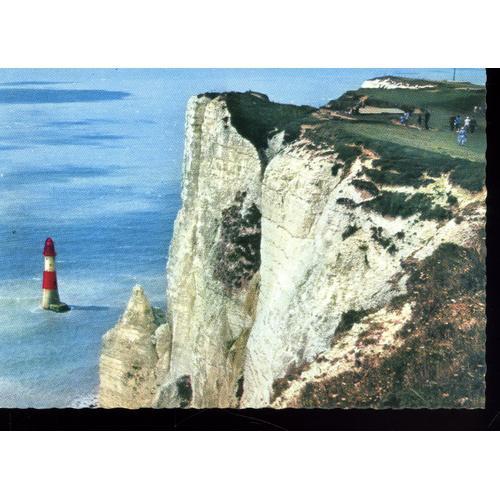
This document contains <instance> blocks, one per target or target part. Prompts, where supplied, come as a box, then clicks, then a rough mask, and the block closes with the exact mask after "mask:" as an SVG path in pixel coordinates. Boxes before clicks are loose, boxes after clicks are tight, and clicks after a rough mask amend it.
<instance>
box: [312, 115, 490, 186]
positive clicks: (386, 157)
mask: <svg viewBox="0 0 500 500" xmlns="http://www.w3.org/2000/svg"><path fill="white" fill-rule="evenodd" d="M371 126H372V127H376V128H377V127H378V125H376V124H374V125H371ZM380 134H381V135H382V134H383V130H380ZM305 136H306V137H307V138H308V139H309V140H311V141H312V142H314V143H316V144H319V143H326V144H330V145H331V144H334V145H335V150H336V151H337V152H339V157H340V158H341V159H342V160H343V161H346V162H347V163H348V162H349V161H351V162H352V160H353V159H354V158H356V157H357V156H359V155H360V154H361V149H360V148H359V146H360V145H363V146H364V147H365V148H367V149H369V150H371V151H373V152H374V153H375V154H376V155H377V156H378V157H379V159H377V160H374V161H373V166H374V167H375V168H371V169H366V170H365V174H366V175H367V176H368V177H369V178H370V179H371V180H372V181H373V182H375V183H377V184H386V185H391V186H412V187H421V186H425V185H426V184H429V183H431V182H433V180H432V179H430V178H429V177H431V178H434V179H436V178H438V177H440V176H441V175H443V174H449V176H450V181H451V182H452V183H454V184H456V185H458V186H460V187H462V188H464V189H467V190H469V191H473V192H477V191H481V190H482V189H483V187H484V181H485V170H484V163H482V162H477V161H471V160H467V159H464V158H457V157H453V156H449V155H447V154H440V153H436V152H434V151H429V150H427V149H423V148H416V147H412V146H406V145H403V144H400V143H398V142H391V141H387V140H380V139H374V138H371V137H366V136H363V135H361V134H358V133H356V130H355V129H353V130H349V126H348V125H346V124H339V123H338V122H321V123H320V124H319V125H318V126H317V127H316V128H313V129H307V130H306V131H305ZM353 145H354V146H357V149H356V148H355V147H354V146H353Z"/></svg>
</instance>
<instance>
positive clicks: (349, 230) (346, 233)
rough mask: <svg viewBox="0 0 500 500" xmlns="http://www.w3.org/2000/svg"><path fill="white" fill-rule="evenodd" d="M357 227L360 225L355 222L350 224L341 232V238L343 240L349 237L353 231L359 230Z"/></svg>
mask: <svg viewBox="0 0 500 500" xmlns="http://www.w3.org/2000/svg"><path fill="white" fill-rule="evenodd" d="M359 229H360V227H359V226H357V225H356V224H350V225H349V226H347V228H346V229H345V230H344V232H343V233H342V239H343V240H345V239H346V238H349V236H352V235H353V234H354V233H356V232H357V231H359Z"/></svg>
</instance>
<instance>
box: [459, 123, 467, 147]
mask: <svg viewBox="0 0 500 500" xmlns="http://www.w3.org/2000/svg"><path fill="white" fill-rule="evenodd" d="M457 142H458V144H459V145H460V146H464V145H465V143H466V142H467V130H465V127H462V128H461V129H460V130H459V131H458V132H457Z"/></svg>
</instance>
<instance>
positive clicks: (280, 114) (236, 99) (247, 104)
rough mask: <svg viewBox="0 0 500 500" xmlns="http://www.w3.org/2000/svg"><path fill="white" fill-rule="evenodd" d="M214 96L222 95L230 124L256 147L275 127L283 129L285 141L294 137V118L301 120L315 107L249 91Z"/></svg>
mask: <svg viewBox="0 0 500 500" xmlns="http://www.w3.org/2000/svg"><path fill="white" fill-rule="evenodd" d="M208 96H209V97H210V96H213V94H209V95H208ZM215 96H216V97H217V96H222V97H223V99H224V101H225V102H226V104H227V108H228V111H229V113H230V114H231V123H232V125H233V126H234V127H235V128H236V130H237V131H238V133H240V134H241V135H242V136H243V137H245V138H246V139H248V140H249V141H250V142H251V143H252V144H253V145H254V146H255V147H256V148H257V149H258V150H263V149H265V148H267V140H268V138H269V137H270V135H272V134H271V133H272V132H277V131H279V130H285V140H286V141H289V142H290V141H293V140H295V139H296V138H297V137H298V135H299V131H300V128H299V126H298V122H299V121H302V122H303V120H304V119H305V118H306V117H307V116H308V115H310V114H311V113H312V112H313V111H315V110H316V108H313V107H312V106H295V105H293V104H279V103H276V102H272V101H270V100H269V98H268V97H267V96H266V95H264V94H261V93H259V92H252V91H248V92H242V93H240V92H227V93H223V94H215ZM294 122H295V123H294ZM288 125H290V126H288ZM294 125H295V126H294Z"/></svg>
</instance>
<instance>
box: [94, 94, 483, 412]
mask: <svg viewBox="0 0 500 500" xmlns="http://www.w3.org/2000/svg"><path fill="white" fill-rule="evenodd" d="M414 92H417V90H415V91H414ZM343 120H345V123H346V124H347V125H349V123H348V122H349V118H348V117H347V116H346V117H345V118H343ZM338 121H339V119H338V117H337V116H336V112H335V110H332V106H331V105H329V107H328V108H323V109H320V110H313V109H311V108H305V107H295V106H285V105H278V104H274V103H271V102H269V100H268V99H267V98H266V97H265V96H262V95H261V94H257V93H246V94H214V95H208V94H207V95H202V96H198V97H195V98H192V99H191V100H190V102H189V104H188V110H187V115H186V146H185V158H184V172H183V190H182V209H181V211H180V213H179V215H178V217H177V220H176V223H175V230H174V238H173V242H172V245H171V249H170V255H169V262H168V268H167V281H168V284H167V318H166V323H165V324H162V325H161V326H158V321H155V320H154V315H153V313H152V312H151V309H150V308H149V306H147V305H146V302H145V301H146V299H145V298H143V296H142V292H141V294H140V300H139V303H140V307H139V306H138V308H139V309H141V310H142V313H141V314H139V315H135V316H134V317H137V321H136V320H135V319H134V321H132V322H131V321H130V319H129V318H130V316H131V313H130V310H131V309H133V310H136V309H137V307H136V306H134V304H135V303H136V302H137V300H138V299H137V294H138V292H137V291H135V292H134V297H136V298H135V299H134V297H133V298H132V299H131V303H129V307H128V310H127V313H126V314H125V316H124V318H122V320H121V321H120V323H119V324H118V325H117V326H116V327H115V328H113V329H112V330H111V331H110V332H108V333H107V334H106V336H105V340H104V347H103V353H102V357H101V386H100V402H101V405H103V406H125V407H138V406H152V405H153V406H157V407H178V406H181V407H186V406H191V407H262V406H269V405H272V406H275V407H277V408H280V407H287V406H299V407H300V406H326V407H332V406H372V407H383V406H392V407H399V406H427V407H433V406H462V407H470V406H478V405H479V406H480V405H481V404H482V402H483V371H484V362H483V360H482V357H483V355H484V351H483V349H484V345H483V344H484V337H483V334H484V283H483V281H484V276H483V263H482V262H483V261H482V259H483V258H484V242H483V239H482V238H483V232H482V231H483V224H484V215H485V207H484V191H483V190H482V189H481V187H480V188H479V189H478V188H477V186H474V187H472V188H471V186H470V185H468V184H467V182H469V183H470V179H467V180H464V179H463V173H459V172H458V169H459V167H458V166H456V165H455V161H454V160H446V161H445V160H444V159H443V162H442V164H441V165H442V167H439V165H438V164H437V163H436V161H438V160H439V158H437V157H436V158H434V159H433V161H432V162H429V160H427V161H428V165H429V166H428V167H425V164H424V166H422V163H421V162H420V163H418V164H416V165H415V167H414V169H413V170H412V174H411V175H413V176H414V177H415V178H416V179H417V182H416V181H415V179H410V180H409V179H408V175H407V173H406V171H405V172H402V171H401V170H398V169H397V168H396V167H394V165H393V164H391V165H390V166H389V168H388V167H386V166H385V165H384V163H383V162H384V152H386V153H387V155H389V153H390V155H392V156H394V154H395V153H394V148H392V149H390V150H389V149H388V146H387V145H384V144H382V143H373V141H371V142H370V141H368V140H367V141H357V143H356V142H354V141H353V140H352V138H351V137H352V136H351V135H349V134H352V130H351V131H349V130H347V129H344V128H341V126H340V125H339V124H338ZM340 123H341V124H342V123H343V122H340ZM347 125H346V126H347ZM346 130H347V131H346ZM413 153H414V152H409V153H407V154H406V153H405V155H404V157H405V158H406V159H407V158H408V155H410V157H411V154H413ZM392 159H393V158H392ZM447 161H448V163H447ZM464 161H465V160H464ZM457 162H459V160H457ZM459 163H460V162H459ZM398 165H399V163H398ZM432 165H434V166H432ZM457 165H458V163H457ZM460 165H463V164H462V163H460ZM471 165H472V162H471ZM472 166H474V168H478V167H477V165H472ZM472 166H470V165H469V167H470V168H472ZM406 167H407V168H413V167H411V166H408V165H407V166H406ZM424 167H425V168H424ZM419 169H420V170H419ZM387 172H389V173H390V175H392V176H393V177H391V178H390V181H388V180H387V179H386V178H384V179H381V177H382V175H387ZM457 172H458V173H457ZM396 174H397V175H400V177H397V175H396ZM394 176H396V177H397V178H396V179H395V177H394ZM410 177H411V176H410ZM457 179H458V180H457ZM464 186H465V187H464ZM422 273H423V274H422ZM422 275H423V276H425V278H422ZM429 301H430V304H429ZM131 304H132V305H131ZM450 349H454V352H452V353H451V354H452V356H451V358H450V357H449V351H450ZM409 353H410V354H409ZM403 354H404V356H403ZM447 356H448V357H447ZM391 362H392V364H391ZM412 362H414V363H415V365H416V366H419V367H420V369H421V372H422V373H423V375H422V377H421V378H418V377H417V378H415V377H413V378H412V375H411V373H412V372H413V370H412V367H411V363H412ZM133 366H136V367H138V370H136V371H137V372H138V374H137V376H136V375H135V374H134V373H135V372H134V371H133V370H132V371H131V370H130V368H131V367H133ZM130 372H131V373H132V374H134V375H133V376H132V377H130V376H129V375H128V374H129V373H130ZM465 379H467V383H466V382H464V380H465ZM388 381H389V382H388ZM468 382H470V383H468ZM414 393H415V394H416V395H415V394H414Z"/></svg>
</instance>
